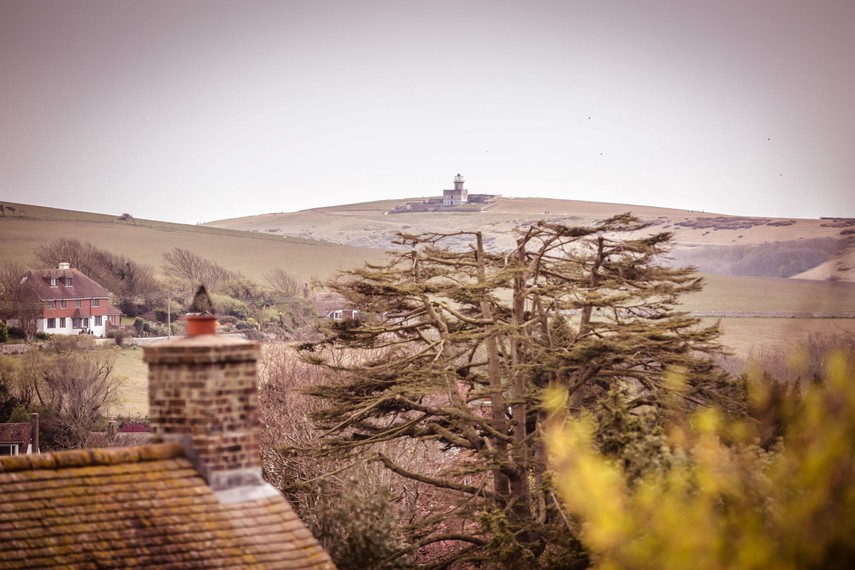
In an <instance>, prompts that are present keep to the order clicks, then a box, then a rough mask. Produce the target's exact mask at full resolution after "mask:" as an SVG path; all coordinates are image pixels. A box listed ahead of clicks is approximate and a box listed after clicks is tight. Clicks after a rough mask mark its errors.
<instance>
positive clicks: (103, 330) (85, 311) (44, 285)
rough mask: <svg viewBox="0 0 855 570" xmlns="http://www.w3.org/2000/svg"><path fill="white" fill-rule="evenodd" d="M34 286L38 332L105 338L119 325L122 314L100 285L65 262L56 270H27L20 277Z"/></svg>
mask: <svg viewBox="0 0 855 570" xmlns="http://www.w3.org/2000/svg"><path fill="white" fill-rule="evenodd" d="M23 279H25V280H30V279H31V280H33V282H34V283H36V289H37V291H38V295H39V299H41V300H42V302H43V303H44V306H43V307H42V314H41V318H39V320H38V328H37V330H38V331H39V332H44V333H48V334H81V333H90V332H91V333H92V334H93V335H95V336H101V337H103V336H106V335H107V331H108V330H109V329H110V328H113V327H117V326H119V325H120V324H121V319H122V312H121V311H120V310H119V309H117V308H116V307H114V306H112V305H111V304H110V294H109V293H108V292H107V290H106V289H104V288H103V287H102V286H101V285H99V284H98V283H96V282H95V281H93V280H92V279H90V278H89V277H87V276H86V275H84V274H83V273H81V272H80V271H78V270H77V269H72V268H71V267H70V266H69V264H68V263H60V264H59V267H58V268H57V269H38V270H30V271H28V272H27V274H26V275H25V276H24V277H23Z"/></svg>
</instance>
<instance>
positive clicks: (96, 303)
mask: <svg viewBox="0 0 855 570" xmlns="http://www.w3.org/2000/svg"><path fill="white" fill-rule="evenodd" d="M92 306H93V307H100V306H101V299H92Z"/></svg>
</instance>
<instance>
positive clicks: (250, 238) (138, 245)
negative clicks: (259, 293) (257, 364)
mask: <svg viewBox="0 0 855 570" xmlns="http://www.w3.org/2000/svg"><path fill="white" fill-rule="evenodd" d="M17 207H18V211H19V212H20V211H22V210H23V211H24V212H25V213H24V214H23V215H18V216H14V217H11V216H7V217H0V244H2V249H0V261H5V260H12V261H20V262H24V263H33V262H34V255H33V252H34V251H35V249H36V248H37V247H38V246H40V245H42V244H44V243H48V242H50V241H52V240H54V239H58V238H76V239H79V240H80V241H89V242H91V243H92V244H93V245H95V246H97V247H99V248H102V249H106V250H108V251H110V252H113V253H118V254H124V255H126V256H128V257H129V258H131V259H133V260H134V261H136V262H139V263H146V264H149V265H151V266H153V267H154V268H155V270H158V268H159V266H160V264H161V262H162V255H163V253H164V252H167V251H169V250H171V249H172V248H174V247H182V248H185V249H189V250H190V251H192V252H194V253H196V254H197V255H200V256H202V257H205V258H209V259H213V260H216V262H217V263H219V264H220V265H222V266H224V267H226V268H229V269H232V270H235V271H239V272H241V273H243V274H244V275H246V276H247V277H249V278H250V279H254V280H256V281H260V280H261V277H262V275H264V273H265V272H267V271H269V270H270V269H272V268H283V269H285V270H286V271H288V272H289V273H291V274H293V275H294V276H296V277H298V278H299V279H301V280H303V281H309V280H311V279H313V278H320V279H323V278H326V277H329V276H331V275H333V274H334V273H335V272H336V271H337V270H339V269H342V268H344V267H349V266H353V265H354V264H357V263H359V262H361V261H363V260H374V261H377V260H380V259H383V258H384V257H385V256H384V255H383V253H382V252H379V251H377V250H372V249H366V248H358V247H351V246H348V245H341V244H332V243H326V242H322V241H318V240H311V239H301V238H286V237H283V236H282V235H281V234H280V235H270V234H263V233H252V232H244V231H234V230H227V229H225V230H224V229H219V228H210V227H205V226H193V225H186V224H173V223H168V222H158V221H152V220H136V224H134V223H128V222H122V221H120V220H119V219H118V218H116V217H114V216H106V215H102V214H90V213H86V212H74V211H70V210H59V209H55V208H43V207H39V206H28V205H17Z"/></svg>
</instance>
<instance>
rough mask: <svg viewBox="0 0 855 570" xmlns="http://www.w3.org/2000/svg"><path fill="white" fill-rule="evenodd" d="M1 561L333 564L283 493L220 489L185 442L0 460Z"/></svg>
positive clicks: (9, 564) (45, 564) (18, 564)
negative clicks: (206, 476)
mask: <svg viewBox="0 0 855 570" xmlns="http://www.w3.org/2000/svg"><path fill="white" fill-rule="evenodd" d="M0 497H2V500H0V537H2V540H0V569H4V568H130V567H133V568H175V569H184V568H187V569H195V568H199V569H202V568H205V569H208V568H227V567H231V568H250V569H251V568H282V569H306V570H311V569H316V570H320V569H328V568H329V569H331V568H333V565H332V563H331V562H330V559H329V557H328V556H327V554H326V553H325V552H324V551H323V550H322V549H321V547H320V546H319V545H318V543H317V542H316V541H315V539H314V538H313V537H312V535H311V533H310V532H309V531H308V530H307V529H306V528H305V527H304V526H303V524H302V523H301V522H300V520H299V519H298V518H297V516H296V514H295V513H294V512H293V510H292V509H291V508H290V506H289V505H288V504H287V502H286V501H285V500H284V498H282V497H281V496H270V495H266V496H260V497H259V498H252V497H251V496H250V497H247V496H240V497H237V498H236V497H235V496H233V495H229V493H228V492H225V493H219V494H218V493H215V492H214V491H212V490H211V488H210V487H209V486H208V485H207V484H206V482H205V480H204V479H203V478H202V477H201V475H199V473H198V472H197V471H196V469H195V468H194V467H193V465H192V464H191V463H190V461H189V460H188V459H187V458H186V457H185V453H184V450H183V448H182V447H181V446H180V445H178V444H153V445H144V446H139V447H125V448H112V449H87V450H74V451H63V452H58V453H47V454H42V455H18V456H13V457H3V458H2V459H0Z"/></svg>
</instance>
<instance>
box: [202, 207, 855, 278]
mask: <svg viewBox="0 0 855 570" xmlns="http://www.w3.org/2000/svg"><path fill="white" fill-rule="evenodd" d="M412 201H415V199H409V200H406V199H401V200H385V201H380V202H366V203H364V204H349V205H342V206H334V207H329V208H316V209H313V210H304V211H301V212H293V213H277V214H263V215H259V216H248V217H243V218H234V219H230V220H218V221H215V222H210V223H209V224H208V225H210V226H212V227H218V228H227V229H241V230H249V231H256V232H266V233H275V234H280V235H290V236H296V237H301V238H307V239H321V240H325V241H330V242H335V243H342V244H350V245H359V246H365V247H372V248H379V249H383V248H387V247H388V246H389V243H390V242H391V240H392V239H393V238H394V235H395V232H398V231H404V232H408V233H423V232H454V231H458V230H475V229H478V230H481V231H482V232H483V233H484V235H485V243H486V244H487V247H488V248H489V247H493V248H495V249H501V250H507V249H510V248H512V247H513V245H514V237H513V230H514V228H516V227H519V226H525V225H529V224H533V223H536V222H538V221H540V220H547V221H551V222H557V223H564V224H568V225H585V224H589V223H592V222H594V221H595V220H599V219H603V218H605V217H608V216H612V215H615V214H619V213H622V212H627V211H631V212H632V213H634V214H635V215H637V216H639V217H641V218H642V219H645V220H647V221H649V222H650V223H651V224H653V227H652V228H651V231H669V232H673V233H674V235H675V242H676V248H675V251H674V258H675V260H676V261H675V262H676V263H681V262H686V263H691V264H695V265H697V266H699V267H701V268H703V269H704V270H705V271H709V272H715V273H723V274H731V273H732V274H741V275H765V276H776V277H777V276H784V277H789V276H794V275H796V274H801V275H800V276H801V277H807V278H814V279H816V278H819V279H835V280H843V281H853V282H855V270H851V269H852V264H851V263H848V262H847V261H846V259H848V258H847V257H846V256H847V255H851V254H853V253H855V220H849V219H835V220H827V219H822V220H820V219H777V218H746V217H740V216H725V215H721V214H715V213H707V212H697V211H689V210H675V209H669V208H655V207H650V206H640V205H633V204H608V203H600V202H584V201H579V200H554V199H544V198H501V197H499V198H497V199H495V200H494V201H493V202H491V203H489V204H487V205H485V206H484V208H483V209H482V211H480V212H470V213H464V212H453V211H439V212H409V213H395V214H390V213H388V212H389V211H391V210H392V209H394V208H395V207H396V206H400V205H404V204H406V203H407V202H412ZM822 264H825V266H824V268H823V269H822V270H821V271H817V272H814V273H803V272H807V271H809V270H810V269H812V268H814V267H816V266H820V265H822Z"/></svg>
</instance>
